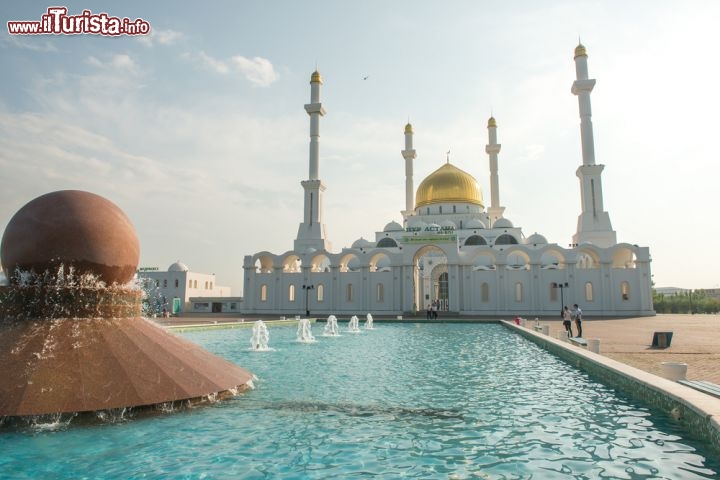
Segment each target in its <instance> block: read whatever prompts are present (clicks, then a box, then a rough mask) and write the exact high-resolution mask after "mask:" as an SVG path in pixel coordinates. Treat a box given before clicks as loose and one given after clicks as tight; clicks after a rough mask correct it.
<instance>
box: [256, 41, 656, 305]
mask: <svg viewBox="0 0 720 480" xmlns="http://www.w3.org/2000/svg"><path fill="white" fill-rule="evenodd" d="M574 60H575V66H576V74H577V75H576V80H575V81H574V82H573V85H572V93H573V94H575V95H577V96H578V102H579V110H580V119H581V125H580V134H581V139H582V162H581V164H580V165H579V166H578V167H577V170H576V171H575V175H576V176H577V177H578V179H579V181H580V192H579V193H580V203H581V212H580V215H579V217H578V220H577V230H576V233H575V235H574V236H573V239H572V246H571V247H570V248H564V247H561V246H560V245H558V244H557V243H551V242H549V241H548V240H547V239H546V238H545V237H544V236H542V235H540V234H538V233H534V234H532V235H529V236H525V235H524V233H523V231H522V229H521V228H520V227H519V226H515V225H513V223H512V221H511V220H510V219H509V218H507V217H506V216H505V207H502V206H500V190H499V184H500V182H499V175H498V154H499V153H500V144H498V143H497V123H496V121H495V119H494V118H492V117H491V118H490V120H489V121H488V125H487V128H488V144H487V146H486V149H485V150H486V153H487V154H488V157H489V167H490V168H489V170H490V205H489V206H486V203H485V200H484V198H483V195H482V192H481V190H480V187H479V184H478V182H477V181H476V180H475V178H474V177H473V176H472V175H471V174H469V173H467V172H464V171H462V170H461V169H459V168H457V167H456V166H454V165H453V164H451V163H450V161H449V158H448V160H447V163H445V164H443V165H441V166H440V167H439V168H438V169H437V170H436V171H434V172H433V173H431V174H430V175H429V176H428V177H427V178H425V179H424V180H423V181H422V182H421V183H420V186H419V187H418V188H417V191H415V190H414V184H413V160H414V159H415V158H416V152H415V150H414V149H413V134H414V133H413V128H412V125H410V124H409V123H408V124H407V125H406V126H405V132H404V137H405V148H404V150H402V152H401V153H402V156H403V158H404V160H405V206H404V207H405V208H404V210H402V212H401V213H402V222H403V223H402V224H400V223H398V222H395V221H390V222H389V223H387V225H386V226H385V228H384V229H383V230H382V231H379V232H377V233H376V234H375V238H374V239H372V240H365V239H363V238H360V239H358V240H357V241H356V242H354V243H353V244H352V246H350V247H348V248H343V249H341V250H340V251H339V252H332V251H331V247H330V242H329V241H328V239H327V237H326V233H325V225H324V223H323V219H322V212H323V208H322V205H323V193H324V191H325V185H324V184H323V182H322V180H321V179H320V176H319V164H320V162H319V122H320V118H321V117H322V116H324V115H325V109H324V108H323V105H322V103H321V101H320V86H321V85H322V78H321V77H320V74H319V73H318V72H314V73H313V74H312V77H311V80H310V85H311V98H310V103H309V104H307V105H305V110H306V111H307V113H308V115H310V160H309V167H310V168H309V172H310V175H309V178H308V179H307V180H304V181H302V182H301V184H302V186H303V189H304V205H305V209H304V218H303V221H302V222H301V223H300V226H299V228H298V234H297V238H296V239H295V242H294V248H293V249H292V250H290V251H287V252H284V253H280V254H273V253H270V252H259V253H256V254H255V255H249V256H246V257H245V260H244V270H245V277H244V306H243V311H244V312H246V313H255V314H266V313H273V314H298V313H308V314H310V313H312V314H315V315H328V314H348V315H349V314H362V313H365V312H370V313H372V314H386V315H401V314H404V313H408V312H414V311H417V310H421V311H422V310H424V309H425V308H426V307H427V305H428V304H429V303H430V302H437V303H438V304H439V306H440V310H447V311H451V312H454V313H456V314H458V315H487V316H501V315H502V316H509V315H518V314H519V315H523V316H530V317H534V316H541V315H544V316H549V315H552V316H559V314H560V310H561V308H562V306H563V305H572V304H574V303H577V304H580V306H581V307H582V309H583V310H584V312H585V315H590V316H592V315H602V316H630V315H633V316H636V315H654V314H655V312H654V310H653V305H652V292H651V286H650V285H651V283H650V279H651V275H650V261H651V259H650V251H649V248H648V247H639V246H637V245H634V244H630V243H617V240H616V233H615V231H614V230H613V229H612V226H611V223H610V216H609V214H608V212H606V211H605V210H604V207H603V194H602V182H601V174H602V171H603V169H604V166H603V165H601V164H597V163H596V162H595V153H594V145H593V132H592V122H591V108H590V93H591V91H592V89H593V87H594V85H595V80H593V79H589V78H588V68H587V52H586V50H585V47H583V46H582V45H578V47H577V48H576V49H575V59H574ZM568 174H570V172H568Z"/></svg>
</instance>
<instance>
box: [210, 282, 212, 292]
mask: <svg viewBox="0 0 720 480" xmlns="http://www.w3.org/2000/svg"><path fill="white" fill-rule="evenodd" d="M210 290H212V282H210Z"/></svg>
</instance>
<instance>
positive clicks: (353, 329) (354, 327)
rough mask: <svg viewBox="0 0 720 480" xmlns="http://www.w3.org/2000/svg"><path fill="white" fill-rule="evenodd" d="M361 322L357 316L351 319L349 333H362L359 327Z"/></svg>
mask: <svg viewBox="0 0 720 480" xmlns="http://www.w3.org/2000/svg"><path fill="white" fill-rule="evenodd" d="M358 324H359V320H358V317H357V315H353V316H352V317H351V318H350V323H348V331H349V332H350V333H360V327H359V325H358Z"/></svg>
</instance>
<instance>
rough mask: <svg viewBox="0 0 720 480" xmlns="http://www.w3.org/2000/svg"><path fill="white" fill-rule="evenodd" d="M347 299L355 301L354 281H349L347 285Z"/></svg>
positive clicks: (347, 300)
mask: <svg viewBox="0 0 720 480" xmlns="http://www.w3.org/2000/svg"><path fill="white" fill-rule="evenodd" d="M345 301H346V302H352V301H353V286H352V283H348V284H347V287H345Z"/></svg>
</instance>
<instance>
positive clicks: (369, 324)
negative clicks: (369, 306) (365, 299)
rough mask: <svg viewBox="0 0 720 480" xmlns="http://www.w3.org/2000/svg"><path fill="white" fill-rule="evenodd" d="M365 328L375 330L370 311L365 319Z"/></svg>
mask: <svg viewBox="0 0 720 480" xmlns="http://www.w3.org/2000/svg"><path fill="white" fill-rule="evenodd" d="M365 330H375V327H373V318H372V315H370V314H369V313H368V314H367V317H366V320H365Z"/></svg>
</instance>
